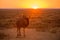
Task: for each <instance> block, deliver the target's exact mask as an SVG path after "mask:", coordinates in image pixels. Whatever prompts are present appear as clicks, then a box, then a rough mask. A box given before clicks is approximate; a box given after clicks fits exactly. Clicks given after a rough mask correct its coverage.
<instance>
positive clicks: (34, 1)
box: [0, 0, 60, 8]
mask: <svg viewBox="0 0 60 40" xmlns="http://www.w3.org/2000/svg"><path fill="white" fill-rule="evenodd" d="M34 5H35V6H38V8H60V0H0V8H32V6H34Z"/></svg>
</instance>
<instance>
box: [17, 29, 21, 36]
mask: <svg viewBox="0 0 60 40" xmlns="http://www.w3.org/2000/svg"><path fill="white" fill-rule="evenodd" d="M20 30H21V28H17V37H19V36H21V31H20Z"/></svg>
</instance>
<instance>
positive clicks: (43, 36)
mask: <svg viewBox="0 0 60 40" xmlns="http://www.w3.org/2000/svg"><path fill="white" fill-rule="evenodd" d="M0 32H1V31H0ZM2 32H4V33H5V34H7V35H8V36H7V37H4V39H0V40H60V33H59V32H57V33H50V32H39V31H36V29H28V28H26V29H25V34H26V37H25V38H24V37H23V32H22V29H21V32H22V36H21V37H20V38H16V28H12V29H5V30H2Z"/></svg>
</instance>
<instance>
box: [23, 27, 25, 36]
mask: <svg viewBox="0 0 60 40" xmlns="http://www.w3.org/2000/svg"><path fill="white" fill-rule="evenodd" d="M23 36H24V37H25V28H23Z"/></svg>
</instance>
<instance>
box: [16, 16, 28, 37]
mask: <svg viewBox="0 0 60 40" xmlns="http://www.w3.org/2000/svg"><path fill="white" fill-rule="evenodd" d="M28 25H29V18H28V17H27V16H25V15H22V16H20V17H19V18H18V19H17V21H16V26H17V37H20V36H21V28H23V32H24V33H23V36H24V37H25V28H26V27H28Z"/></svg>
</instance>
